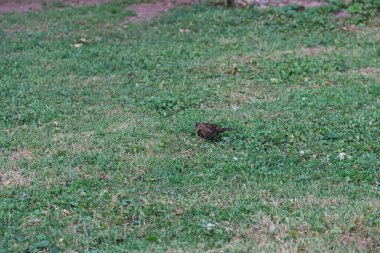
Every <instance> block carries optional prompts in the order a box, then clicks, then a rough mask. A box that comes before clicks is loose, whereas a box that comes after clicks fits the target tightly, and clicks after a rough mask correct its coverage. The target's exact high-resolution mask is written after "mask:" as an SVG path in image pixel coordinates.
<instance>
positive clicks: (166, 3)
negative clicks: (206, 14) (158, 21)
mask: <svg viewBox="0 0 380 253" xmlns="http://www.w3.org/2000/svg"><path fill="white" fill-rule="evenodd" d="M193 3H199V1H197V0H176V1H172V0H161V1H158V2H156V3H151V4H134V5H131V6H130V7H129V8H128V9H129V10H131V11H134V12H135V13H136V16H134V17H132V18H130V19H129V20H130V21H132V22H142V21H145V20H149V19H152V18H154V17H156V16H157V15H158V14H160V13H163V12H166V11H168V10H170V9H172V8H174V7H176V6H178V5H190V4H193Z"/></svg>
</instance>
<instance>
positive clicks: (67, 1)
mask: <svg viewBox="0 0 380 253" xmlns="http://www.w3.org/2000/svg"><path fill="white" fill-rule="evenodd" d="M109 1H110V0H64V1H59V0H0V14H1V13H7V12H27V11H40V10H42V9H43V5H44V3H62V4H63V5H64V6H76V5H91V4H101V3H106V2H109Z"/></svg>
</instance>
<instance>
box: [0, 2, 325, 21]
mask: <svg viewBox="0 0 380 253" xmlns="http://www.w3.org/2000/svg"><path fill="white" fill-rule="evenodd" d="M109 1H111V0H0V14H2V13H7V12H26V11H40V10H42V8H43V3H44V2H45V3H46V2H47V3H53V2H61V3H63V4H64V6H75V5H90V4H101V3H105V2H109ZM200 1H202V0H158V1H157V2H155V3H151V4H144V3H143V4H134V5H131V6H130V7H129V9H130V10H132V11H134V12H136V16H135V17H132V18H130V19H129V20H130V21H132V22H142V21H145V20H149V19H152V18H154V17H156V16H157V15H158V14H160V13H163V12H166V11H168V10H170V9H171V8H174V7H176V6H178V5H190V4H193V3H199V2H200ZM235 1H236V4H237V5H238V6H246V5H248V4H255V5H257V6H260V7H262V8H265V7H267V6H269V5H273V6H284V5H289V4H300V5H303V6H305V7H315V6H320V5H323V4H326V1H324V0H235ZM221 2H223V1H222V0H221Z"/></svg>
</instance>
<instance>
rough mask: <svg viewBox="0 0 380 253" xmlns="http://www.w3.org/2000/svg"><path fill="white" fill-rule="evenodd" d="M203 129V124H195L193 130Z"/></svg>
mask: <svg viewBox="0 0 380 253" xmlns="http://www.w3.org/2000/svg"><path fill="white" fill-rule="evenodd" d="M204 127H205V124H203V123H199V122H198V123H196V124H195V129H197V130H201V129H203V128H204Z"/></svg>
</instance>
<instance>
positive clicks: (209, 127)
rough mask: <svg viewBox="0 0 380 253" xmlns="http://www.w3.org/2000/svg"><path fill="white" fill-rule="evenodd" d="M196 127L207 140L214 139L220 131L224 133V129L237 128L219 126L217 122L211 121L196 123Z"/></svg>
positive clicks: (200, 135) (199, 134) (199, 133)
mask: <svg viewBox="0 0 380 253" xmlns="http://www.w3.org/2000/svg"><path fill="white" fill-rule="evenodd" d="M195 129H196V130H197V134H198V136H199V137H202V138H203V139H207V140H212V139H214V138H215V137H216V136H217V135H218V134H219V133H222V132H224V131H229V130H236V129H235V128H223V127H219V126H218V125H216V124H210V123H196V124H195Z"/></svg>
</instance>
